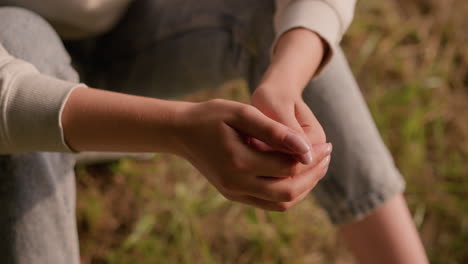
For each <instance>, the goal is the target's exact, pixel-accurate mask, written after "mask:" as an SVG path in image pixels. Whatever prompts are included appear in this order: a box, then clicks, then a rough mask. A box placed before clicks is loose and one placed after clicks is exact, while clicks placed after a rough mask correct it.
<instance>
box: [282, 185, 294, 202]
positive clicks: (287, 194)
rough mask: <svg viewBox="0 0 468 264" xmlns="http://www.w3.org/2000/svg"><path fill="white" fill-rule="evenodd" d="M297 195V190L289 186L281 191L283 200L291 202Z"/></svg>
mask: <svg viewBox="0 0 468 264" xmlns="http://www.w3.org/2000/svg"><path fill="white" fill-rule="evenodd" d="M296 197H297V193H296V191H295V190H294V189H291V188H289V189H286V190H284V191H283V192H282V193H281V197H280V199H281V200H283V201H287V202H290V201H293V200H294V199H295V198H296Z"/></svg>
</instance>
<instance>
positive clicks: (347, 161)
mask: <svg viewBox="0 0 468 264" xmlns="http://www.w3.org/2000/svg"><path fill="white" fill-rule="evenodd" d="M303 98H304V101H305V102H306V104H307V105H309V107H310V108H311V110H312V112H313V113H314V114H315V116H316V117H317V119H318V120H319V122H320V123H321V124H322V126H323V129H324V130H325V134H326V135H327V139H328V140H329V141H330V142H332V143H333V154H332V161H331V164H330V168H329V172H328V174H327V176H326V177H325V178H324V179H323V180H322V181H321V182H320V183H319V184H318V186H317V188H316V189H315V190H314V194H315V196H316V197H317V200H318V201H319V203H320V204H321V205H322V206H323V207H325V208H326V209H327V211H328V214H329V216H330V218H331V220H332V221H333V222H334V223H335V224H343V223H346V222H350V221H355V220H358V219H361V218H363V217H364V216H366V215H367V214H369V213H370V212H372V211H373V210H375V209H376V208H378V207H379V206H381V205H382V204H383V203H385V202H386V201H387V200H389V199H390V198H392V197H394V196H396V195H397V194H399V193H401V192H402V191H403V189H404V181H403V178H402V177H401V175H400V173H399V172H398V170H397V169H396V167H395V165H394V162H393V159H392V157H391V155H390V153H389V151H388V150H387V148H386V147H385V145H384V143H383V141H382V139H381V137H380V135H379V132H378V130H377V128H376V126H375V124H374V121H373V119H372V117H371V115H370V113H369V110H368V109H367V106H366V103H365V101H364V99H363V97H362V95H361V92H360V90H359V87H358V85H357V83H356V81H355V80H354V77H353V75H352V73H351V71H350V69H349V67H348V64H347V62H346V59H345V57H344V55H343V53H342V51H341V50H339V49H337V51H336V54H335V55H334V57H333V59H332V61H331V62H330V64H329V65H328V66H327V67H326V68H325V69H324V71H323V73H322V74H321V75H320V76H319V77H318V78H317V79H316V80H314V81H312V82H311V83H310V84H309V85H308V86H307V87H306V89H305V90H304V93H303Z"/></svg>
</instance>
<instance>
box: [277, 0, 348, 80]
mask: <svg viewBox="0 0 468 264" xmlns="http://www.w3.org/2000/svg"><path fill="white" fill-rule="evenodd" d="M342 27H343V26H342V25H341V22H340V18H339V16H338V13H337V12H336V10H335V9H334V8H333V7H331V6H330V5H329V4H327V3H325V2H324V1H314V0H298V1H292V2H290V3H289V5H288V6H287V7H286V8H285V10H284V11H283V12H282V13H281V16H280V17H279V18H278V23H277V25H276V38H275V41H274V42H273V45H272V51H273V50H274V47H275V46H276V43H277V41H278V39H279V38H280V37H281V35H282V34H284V33H285V32H287V31H289V30H291V29H294V28H305V29H308V30H311V31H313V32H315V33H317V34H318V35H319V36H320V37H321V38H322V39H323V40H324V41H325V43H326V44H327V47H326V49H325V50H326V52H325V55H324V58H323V60H322V62H321V63H320V65H319V67H318V69H317V71H316V74H315V76H316V75H318V74H319V73H320V72H321V71H322V69H323V68H324V67H325V66H326V65H327V64H328V62H329V61H330V59H331V57H332V56H333V54H334V50H335V47H336V46H337V45H338V43H339V41H340V40H341V37H342V31H343V29H342Z"/></svg>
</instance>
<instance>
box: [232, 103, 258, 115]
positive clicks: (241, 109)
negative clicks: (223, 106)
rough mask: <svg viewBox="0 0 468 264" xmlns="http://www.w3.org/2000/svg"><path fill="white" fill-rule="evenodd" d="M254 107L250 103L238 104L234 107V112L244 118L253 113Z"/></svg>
mask: <svg viewBox="0 0 468 264" xmlns="http://www.w3.org/2000/svg"><path fill="white" fill-rule="evenodd" d="M253 111H254V107H252V106H250V105H244V104H242V105H238V106H237V109H236V114H237V117H238V118H245V117H246V116H249V115H251V114H252V113H253Z"/></svg>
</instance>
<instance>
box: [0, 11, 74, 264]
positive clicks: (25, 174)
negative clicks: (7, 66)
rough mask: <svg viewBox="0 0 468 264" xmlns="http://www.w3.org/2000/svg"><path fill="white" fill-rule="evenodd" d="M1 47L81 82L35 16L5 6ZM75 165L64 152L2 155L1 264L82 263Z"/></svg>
mask: <svg viewBox="0 0 468 264" xmlns="http://www.w3.org/2000/svg"><path fill="white" fill-rule="evenodd" d="M0 42H1V43H2V45H3V46H4V47H5V49H6V50H7V51H8V52H9V53H10V54H11V55H12V56H15V57H17V58H20V59H22V60H25V61H27V62H30V63H32V64H33V65H34V66H36V67H37V68H38V70H39V71H40V72H42V73H44V74H48V75H51V76H54V77H57V78H60V79H64V80H70V81H77V79H78V78H77V75H76V73H75V72H74V71H73V69H72V67H71V66H70V58H69V57H68V54H67V53H66V51H65V49H64V48H63V46H62V44H61V41H60V39H59V37H58V36H57V34H56V33H55V32H54V31H53V29H52V28H51V27H50V26H49V24H48V23H47V22H45V21H44V20H43V19H42V18H40V17H39V16H37V15H35V14H33V13H31V12H30V11H27V10H25V9H20V8H12V7H0ZM73 166H74V158H73V156H72V155H70V154H64V153H43V152H35V153H21V154H13V155H1V156H0V208H1V212H0V256H1V259H2V261H1V262H2V263H6V264H17V263H18V264H23V263H24V264H26V263H28V264H29V263H38V264H59V263H67V264H68V263H70V264H76V263H79V253H78V238H77V230H76V220H75V178H74V172H73Z"/></svg>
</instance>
